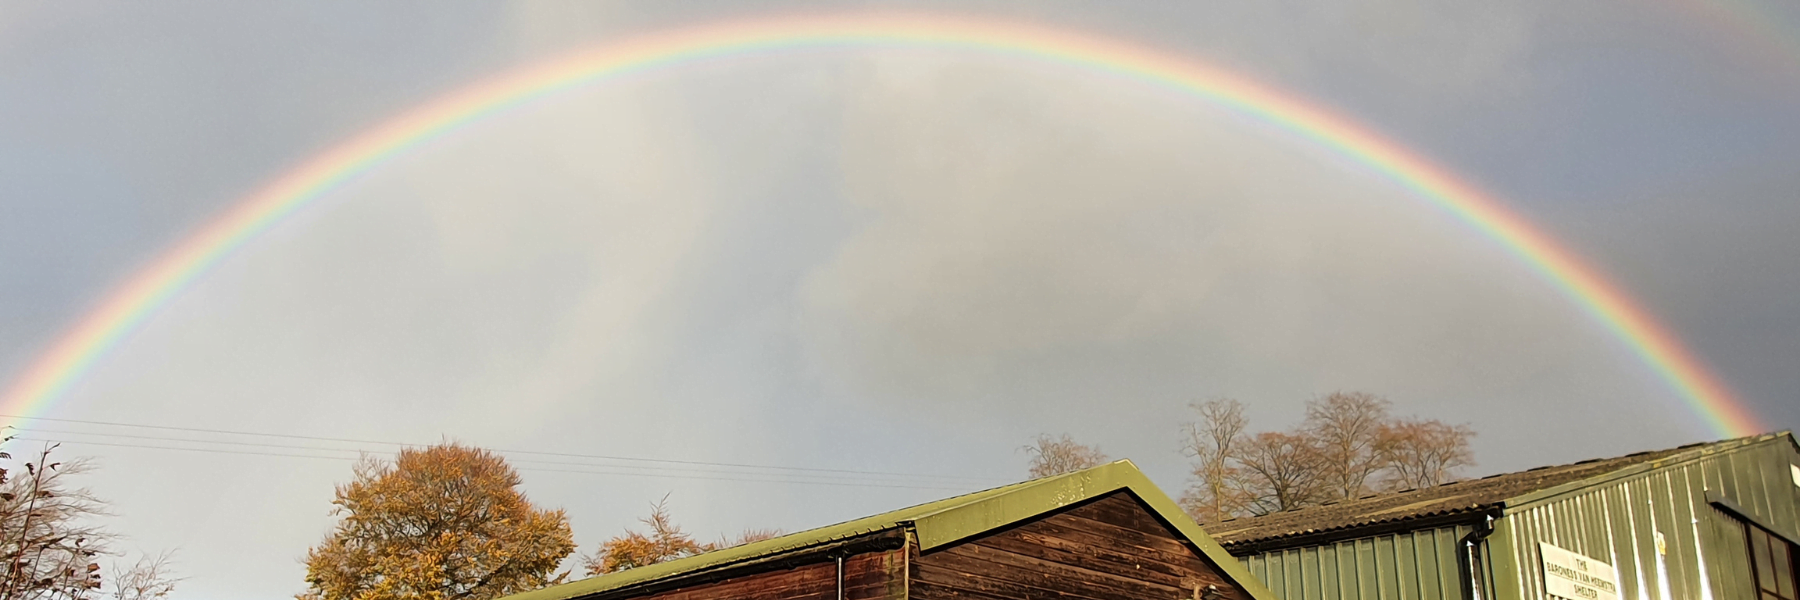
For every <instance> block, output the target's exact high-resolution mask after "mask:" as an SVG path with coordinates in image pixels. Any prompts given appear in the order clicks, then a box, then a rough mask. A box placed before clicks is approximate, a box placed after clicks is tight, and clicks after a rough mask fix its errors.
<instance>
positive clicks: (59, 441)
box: [13, 437, 967, 491]
mask: <svg viewBox="0 0 1800 600" xmlns="http://www.w3.org/2000/svg"><path fill="white" fill-rule="evenodd" d="M13 439H15V440H19V441H22V442H46V443H53V444H69V445H81V444H87V445H91V446H111V447H116V448H140V449H148V450H177V451H183V452H205V453H209V454H237V455H249V456H272V457H273V456H278V457H285V458H313V459H323V460H355V459H354V458H351V457H348V456H317V455H308V454H279V453H274V452H253V451H247V450H221V449H216V448H182V447H175V446H151V445H145V444H121V443H112V442H91V441H82V440H66V439H49V438H30V437H15V438H13ZM595 466H601V465H595ZM518 470H520V471H528V472H538V473H575V474H582V475H623V476H628V477H657V478H663V479H698V480H709V481H742V482H753V483H781V484H794V485H829V486H839V487H860V488H871V487H874V488H892V489H910V490H949V491H967V489H966V488H959V487H943V486H917V485H893V484H882V483H853V482H840V481H804V480H790V479H747V478H739V477H717V476H706V475H680V474H673V473H621V472H616V471H584V470H574V469H543V468H536V467H518ZM750 475H755V474H754V473H751V474H750ZM771 475H773V474H771Z"/></svg>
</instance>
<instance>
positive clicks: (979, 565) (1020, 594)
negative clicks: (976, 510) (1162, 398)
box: [911, 492, 1250, 600]
mask: <svg viewBox="0 0 1800 600" xmlns="http://www.w3.org/2000/svg"><path fill="white" fill-rule="evenodd" d="M911 567H912V568H911V571H912V573H911V575H912V581H911V588H912V598H913V599H914V600H940V599H978V600H994V599H1004V600H1035V599H1050V598H1055V599H1058V600H1177V599H1180V598H1187V597H1189V596H1191V595H1192V591H1193V588H1194V586H1195V585H1196V584H1198V585H1199V586H1200V587H1201V588H1205V587H1206V586H1208V585H1212V586H1217V587H1218V589H1219V591H1220V592H1222V594H1223V595H1222V596H1221V597H1222V598H1223V600H1250V595H1249V594H1247V593H1245V592H1244V590H1243V589H1242V588H1240V587H1238V586H1237V585H1236V584H1233V583H1231V582H1230V581H1227V580H1226V579H1225V577H1224V576H1223V575H1222V574H1220V573H1219V571H1218V569H1217V568H1216V567H1215V566H1214V565H1212V564H1211V563H1210V562H1208V561H1207V560H1206V559H1205V558H1204V557H1203V556H1202V555H1201V554H1200V553H1199V552H1198V551H1197V550H1195V549H1194V548H1192V547H1190V546H1189V545H1188V544H1187V542H1185V541H1183V539H1182V538H1181V536H1180V534H1179V533H1176V532H1175V531H1172V530H1170V529H1169V528H1168V527H1167V526H1165V525H1164V524H1163V523H1162V522H1161V521H1160V520H1158V519H1157V517H1156V516H1154V515H1153V514H1152V513H1151V512H1150V511H1149V510H1148V509H1147V508H1145V507H1144V506H1143V505H1142V504H1139V503H1138V501H1137V500H1136V499H1134V498H1133V497H1132V496H1131V495H1130V494H1129V493H1127V492H1118V493H1115V494H1112V495H1109V496H1106V497H1104V498H1101V499H1098V500H1095V501H1092V502H1089V503H1087V504H1083V505H1079V506H1076V507H1074V508H1070V509H1066V510H1064V511H1061V512H1057V513H1052V514H1050V515H1047V516H1044V517H1039V518H1037V519H1035V520H1032V521H1029V522H1027V523H1024V524H1022V525H1017V526H1014V527H1010V528H1007V529H1001V530H998V531H995V532H993V533H990V534H988V535H985V536H982V537H977V538H974V539H971V540H968V541H964V542H960V543H957V544H953V545H950V546H945V547H943V548H935V549H932V550H931V551H930V552H926V553H924V554H923V555H921V556H918V557H916V558H914V559H913V561H912V565H911Z"/></svg>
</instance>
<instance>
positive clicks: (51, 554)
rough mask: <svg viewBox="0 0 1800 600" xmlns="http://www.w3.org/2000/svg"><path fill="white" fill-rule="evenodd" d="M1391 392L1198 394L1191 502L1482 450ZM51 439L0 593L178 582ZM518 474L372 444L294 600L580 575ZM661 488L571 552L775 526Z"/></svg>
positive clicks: (725, 541) (10, 530)
mask: <svg viewBox="0 0 1800 600" xmlns="http://www.w3.org/2000/svg"><path fill="white" fill-rule="evenodd" d="M1391 407H1392V405H1391V403H1389V402H1388V401H1387V400H1386V399H1384V398H1381V397H1379V396H1375V395H1373V394H1368V393H1363V392H1338V393H1333V394H1329V395H1326V396H1323V397H1320V398H1317V399H1315V400H1313V401H1311V402H1308V403H1307V405H1306V414H1305V419H1304V420H1303V421H1302V422H1301V423H1300V424H1299V425H1297V426H1295V427H1294V428H1291V429H1289V430H1286V431H1262V432H1254V433H1253V432H1251V431H1250V430H1249V426H1248V420H1247V419H1246V418H1245V416H1244V405H1243V403H1241V402H1238V401H1236V400H1232V399H1219V400H1211V401H1206V402H1197V403H1194V404H1192V405H1190V408H1191V410H1192V411H1193V412H1192V419H1191V420H1190V421H1189V422H1187V423H1185V424H1183V425H1182V427H1181V438H1180V439H1181V442H1180V450H1181V452H1182V453H1184V454H1185V455H1186V456H1188V457H1189V458H1190V459H1191V460H1192V463H1191V473H1190V481H1189V485H1188V486H1187V489H1186V490H1185V491H1184V493H1183V494H1182V495H1181V499H1180V502H1181V505H1182V507H1183V508H1184V509H1186V510H1187V511H1188V512H1189V513H1190V514H1191V515H1193V516H1194V518H1195V519H1196V520H1197V521H1199V522H1201V523H1209V522H1215V521H1219V520H1222V519H1229V518H1235V517H1241V516H1251V515H1262V514H1268V513H1272V512H1277V511H1284V510H1294V509H1297V508H1303V507H1307V506H1314V505H1318V504H1322V503H1326V502H1331V501H1336V500H1342V499H1347V498H1356V497H1360V496H1363V495H1366V494H1371V493H1380V492H1384V491H1394V490H1400V489H1406V488H1416V487H1426V486H1431V485H1438V484H1441V483H1445V482H1448V481H1452V480H1453V479H1454V478H1455V477H1456V476H1457V474H1458V473H1459V472H1460V470H1461V469H1464V468H1467V467H1469V466H1471V465H1473V464H1474V458H1473V454H1472V453H1471V451H1470V449H1469V440H1470V438H1471V437H1473V436H1474V431H1473V430H1471V429H1470V428H1469V427H1468V426H1466V425H1451V424H1446V423H1444V422H1441V421H1437V420H1430V419H1420V418H1410V417H1409V418H1400V417H1395V416H1394V415H1392V414H1391ZM4 441H5V440H0V442H4ZM52 449H53V447H48V446H47V447H46V448H45V449H44V450H43V451H42V452H40V453H39V454H38V455H36V456H35V457H33V459H32V460H29V461H25V462H23V470H24V474H23V476H19V475H18V474H17V473H15V472H13V471H9V470H8V469H6V468H0V561H3V562H0V565H4V567H3V568H4V569H5V570H4V572H3V575H4V577H0V600H14V599H20V600H99V599H102V598H112V599H114V600H152V599H155V598H163V597H166V596H167V595H169V594H170V593H171V592H172V591H173V590H174V587H175V584H176V583H177V582H178V581H179V578H178V577H175V576H174V574H173V573H172V572H171V571H170V569H169V564H168V563H169V560H168V559H169V557H168V555H166V554H165V555H160V556H154V557H147V558H144V559H140V560H138V561H136V562H135V563H132V564H129V565H124V566H115V568H114V569H113V570H112V571H111V572H110V573H101V570H102V568H101V566H100V564H99V562H98V560H97V559H98V557H100V556H116V553H113V552H112V551H111V550H110V548H109V546H108V543H109V542H111V541H113V540H115V539H116V536H114V535H112V534H111V533H109V532H107V531H104V530H102V529H100V528H98V527H96V526H94V525H93V524H92V523H93V518H94V517H97V516H100V515H103V514H105V504H104V503H103V502H101V501H100V500H99V499H97V498H95V497H93V495H92V494H90V493H88V492H87V490H85V489H81V488H76V487H74V486H72V485H71V484H70V483H69V482H68V480H67V478H68V477H70V476H72V475H76V474H79V473H81V472H82V471H84V470H85V469H87V468H88V465H87V464H86V463H83V462H81V461H69V462H56V461H53V460H52V459H51V458H50V454H51V450H52ZM1023 450H1024V451H1025V453H1026V454H1027V455H1029V466H1028V470H1027V474H1028V475H1029V476H1031V477H1034V478H1036V477H1045V476H1051V475H1057V474H1061V473H1067V472H1071V471H1076V470H1080V469H1084V468H1088V467H1093V466H1098V465H1100V464H1103V463H1105V462H1106V461H1107V460H1108V458H1107V456H1106V454H1105V453H1104V452H1102V451H1101V450H1100V448H1099V447H1097V446H1091V445H1086V444H1082V443H1079V442H1077V441H1075V440H1074V439H1073V438H1071V437H1070V436H1069V435H1067V434H1062V435H1049V434H1044V435H1040V436H1039V437H1038V438H1037V439H1036V440H1035V441H1034V443H1033V444H1031V445H1028V446H1025V447H1024V448H1023ZM10 460H12V457H11V456H10V455H9V454H6V453H5V452H0V461H10ZM521 483H522V479H521V478H520V476H519V474H518V472H517V471H516V470H515V469H514V468H513V467H512V466H511V465H509V464H508V463H507V461H506V460H505V458H504V457H502V456H500V455H499V454H496V453H494V452H492V451H488V450H485V449H481V448H476V447H472V446H467V445H463V444H459V443H455V442H445V443H441V444H438V445H435V446H429V447H416V448H406V449H403V450H401V451H400V452H399V453H398V454H397V455H396V456H395V457H394V458H393V459H392V460H382V459H377V458H372V457H365V458H363V459H362V460H360V461H358V462H357V463H356V464H355V465H354V466H353V468H352V470H351V480H350V481H349V482H348V483H344V484H341V485H338V486H337V488H336V490H335V495H334V498H333V501H332V505H333V513H334V514H335V515H336V516H337V517H338V520H337V522H336V524H335V525H334V526H333V528H332V530H331V532H330V533H328V534H327V535H326V536H325V538H324V539H323V540H322V541H321V542H320V543H319V544H318V545H317V546H314V547H312V548H311V549H309V550H308V551H307V552H306V555H305V558H304V563H305V566H306V577H305V583H306V589H305V591H304V592H301V593H300V594H298V595H297V596H296V598H297V600H487V599H490V598H498V597H501V596H506V595H509V594H514V593H518V592H524V591H528V590H533V589H537V588H541V587H544V586H547V585H553V584H556V583H561V582H563V581H566V580H567V579H568V578H569V576H570V575H571V573H570V572H569V571H561V572H559V571H558V569H559V568H560V566H561V565H562V564H563V563H564V562H565V561H566V560H567V559H568V558H569V557H570V556H571V555H573V554H574V553H575V550H576V544H575V538H574V533H573V532H572V531H571V529H570V527H569V521H568V517H567V515H566V514H565V513H564V512H563V511H562V510H560V509H546V508H542V507H538V506H536V505H534V504H533V503H532V502H531V501H530V500H528V499H527V498H526V497H525V495H524V493H523V492H522V491H521V490H520V489H519V486H520V484H521ZM667 500H668V497H667V496H665V497H663V499H662V500H659V501H657V502H655V503H652V504H651V505H650V509H649V514H648V515H647V516H645V517H643V518H641V519H639V522H640V524H641V525H642V530H638V529H627V530H626V531H624V532H622V533H621V534H619V535H617V536H614V537H612V538H609V539H607V540H605V541H603V542H601V543H600V544H599V545H598V546H597V547H596V549H595V550H594V551H593V552H591V553H589V554H585V555H581V556H579V557H577V560H576V564H577V565H578V568H579V569H580V570H581V571H582V572H583V573H584V574H586V575H600V574H605V573H613V572H618V571H623V570H627V569H633V568H638V567H643V566H648V565H652V564H657V563H660V562H665V561H669V560H674V559H678V558H683V557H687V556H694V555H697V554H701V553H705V552H710V551H713V550H718V549H720V548H725V547H729V546H734V545H738V544H745V543H750V542H755V541H760V540H765V539H769V538H773V537H775V536H778V535H780V534H781V532H780V531H778V530H746V531H744V532H742V533H741V534H739V535H738V536H735V537H731V538H725V537H721V538H720V539H718V540H716V541H711V542H704V541H700V540H698V539H696V538H695V537H694V536H692V535H691V534H689V533H687V532H685V531H683V530H682V529H681V528H680V527H679V526H678V525H677V524H676V520H675V518H674V517H673V516H672V515H671V513H670V511H669V509H668V502H667Z"/></svg>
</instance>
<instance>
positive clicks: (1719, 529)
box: [1493, 438, 1800, 600]
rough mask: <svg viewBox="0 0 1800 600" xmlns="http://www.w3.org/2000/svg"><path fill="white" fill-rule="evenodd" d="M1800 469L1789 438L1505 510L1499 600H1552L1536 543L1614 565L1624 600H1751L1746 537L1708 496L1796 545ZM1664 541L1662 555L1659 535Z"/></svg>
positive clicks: (1498, 548) (1498, 558) (1498, 556)
mask: <svg viewBox="0 0 1800 600" xmlns="http://www.w3.org/2000/svg"><path fill="white" fill-rule="evenodd" d="M1797 463H1800V455H1796V453H1795V452H1794V449H1793V446H1792V445H1791V443H1790V442H1789V441H1788V440H1787V439H1785V438H1777V439H1774V440H1771V441H1767V442H1763V443H1758V444H1754V445H1751V446H1747V447H1742V448H1738V449H1734V450H1729V451H1721V452H1715V453H1708V454H1706V455H1703V456H1701V457H1699V458H1697V459H1692V460H1686V461H1682V462H1677V463H1673V464H1666V465H1652V467H1654V468H1649V469H1644V470H1642V472H1637V473H1632V474H1630V475H1629V476H1626V477H1621V478H1617V479H1613V480H1601V481H1596V482H1593V483H1591V484H1590V485H1589V487H1587V488H1585V489H1583V490H1578V492H1579V493H1575V494H1572V495H1568V494H1564V495H1558V496H1555V497H1550V498H1545V499H1542V500H1535V501H1529V502H1525V503H1522V504H1521V505H1520V506H1517V507H1512V506H1509V507H1508V508H1507V511H1506V513H1507V515H1506V516H1505V517H1504V518H1502V519H1500V520H1499V521H1498V522H1497V524H1496V528H1497V529H1498V532H1497V533H1496V535H1495V536H1494V537H1495V540H1494V541H1495V543H1494V544H1493V545H1494V546H1495V556H1494V560H1495V563H1496V567H1500V566H1502V564H1504V567H1505V568H1501V569H1499V570H1498V571H1497V573H1496V574H1497V575H1499V574H1501V573H1505V574H1507V575H1512V576H1511V577H1507V578H1506V580H1505V581H1496V584H1497V586H1499V587H1496V589H1495V591H1496V592H1497V593H1498V596H1499V599H1498V600H1548V599H1549V596H1548V595H1546V594H1545V593H1544V585H1543V568H1542V566H1541V564H1540V562H1539V559H1538V542H1547V543H1550V544H1553V545H1556V546H1558V547H1561V548H1564V549H1567V550H1570V551H1572V552H1575V553H1577V554H1582V555H1586V556H1588V557H1590V558H1595V559H1599V560H1600V561H1602V562H1608V563H1611V564H1612V565H1613V567H1614V568H1615V569H1617V570H1618V574H1619V587H1620V598H1621V599H1622V600H1754V597H1753V594H1752V592H1753V590H1751V589H1750V587H1749V583H1748V582H1749V581H1750V571H1749V567H1747V566H1746V563H1745V560H1746V556H1747V554H1746V553H1745V547H1744V539H1743V529H1742V525H1741V524H1740V521H1739V520H1738V519H1737V518H1736V517H1734V516H1732V514H1731V513H1729V512H1726V511H1724V510H1721V509H1719V508H1717V507H1715V506H1714V505H1712V504H1711V503H1709V502H1708V500H1707V492H1708V491H1712V492H1715V493H1717V494H1719V495H1721V496H1724V497H1725V498H1727V499H1729V500H1731V501H1732V502H1735V503H1736V504H1737V505H1738V506H1740V507H1742V508H1743V509H1744V510H1745V511H1748V512H1751V513H1753V514H1755V516H1757V517H1759V518H1760V519H1761V520H1763V521H1765V522H1767V523H1769V524H1770V525H1772V526H1773V527H1774V528H1775V529H1776V530H1777V531H1778V532H1779V533H1784V534H1786V535H1788V536H1790V537H1800V486H1796V485H1795V482H1794V479H1793V475H1792V473H1791V471H1790V469H1791V468H1792V467H1791V466H1790V465H1793V464H1797ZM1657 533H1661V534H1662V537H1663V547H1664V551H1663V552H1658V551H1657V546H1656V535H1657Z"/></svg>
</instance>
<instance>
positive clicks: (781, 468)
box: [0, 414, 997, 484]
mask: <svg viewBox="0 0 1800 600" xmlns="http://www.w3.org/2000/svg"><path fill="white" fill-rule="evenodd" d="M0 418H6V419H30V420H35V421H51V422H57V423H79V424H83V425H104V426H110V427H136V428H142V429H162V430H168V431H186V432H194V433H216V434H224V435H246V436H262V437H276V438H288V439H299V440H312V441H320V442H341V443H350V444H380V445H385V446H400V447H405V448H420V447H425V446H428V445H429V444H411V443H406V442H392V441H385V440H365V439H353V438H334V437H321V436H310V435H296V434H288V433H266V432H255V431H233V430H229V429H205V428H199V427H174V426H169V425H144V424H139V423H119V422H109V421H86V420H81V419H59V418H50V417H27V416H24V415H9V414H0ZM489 450H492V451H494V452H501V453H506V454H531V455H538V456H561V457H568V458H589V459H596V460H619V461H635V462H651V463H663V464H680V465H695V466H709V467H736V468H743V469H769V470H779V471H797V472H816V473H844V474H851V475H886V476H892V477H910V478H916V479H936V480H940V481H948V480H960V481H969V482H974V483H983V484H990V483H995V482H996V481H997V480H995V479H992V478H986V477H965V476H959V475H928V474H922V473H898V472H893V471H863V470H855V469H825V468H814V467H784V466H778V465H757V464H745V463H727V462H712V461H697V460H676V459H667V458H639V457H631V456H608V455H601V454H579V453H571V452H544V451H536V450H508V449H498V448H490V449H489Z"/></svg>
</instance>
